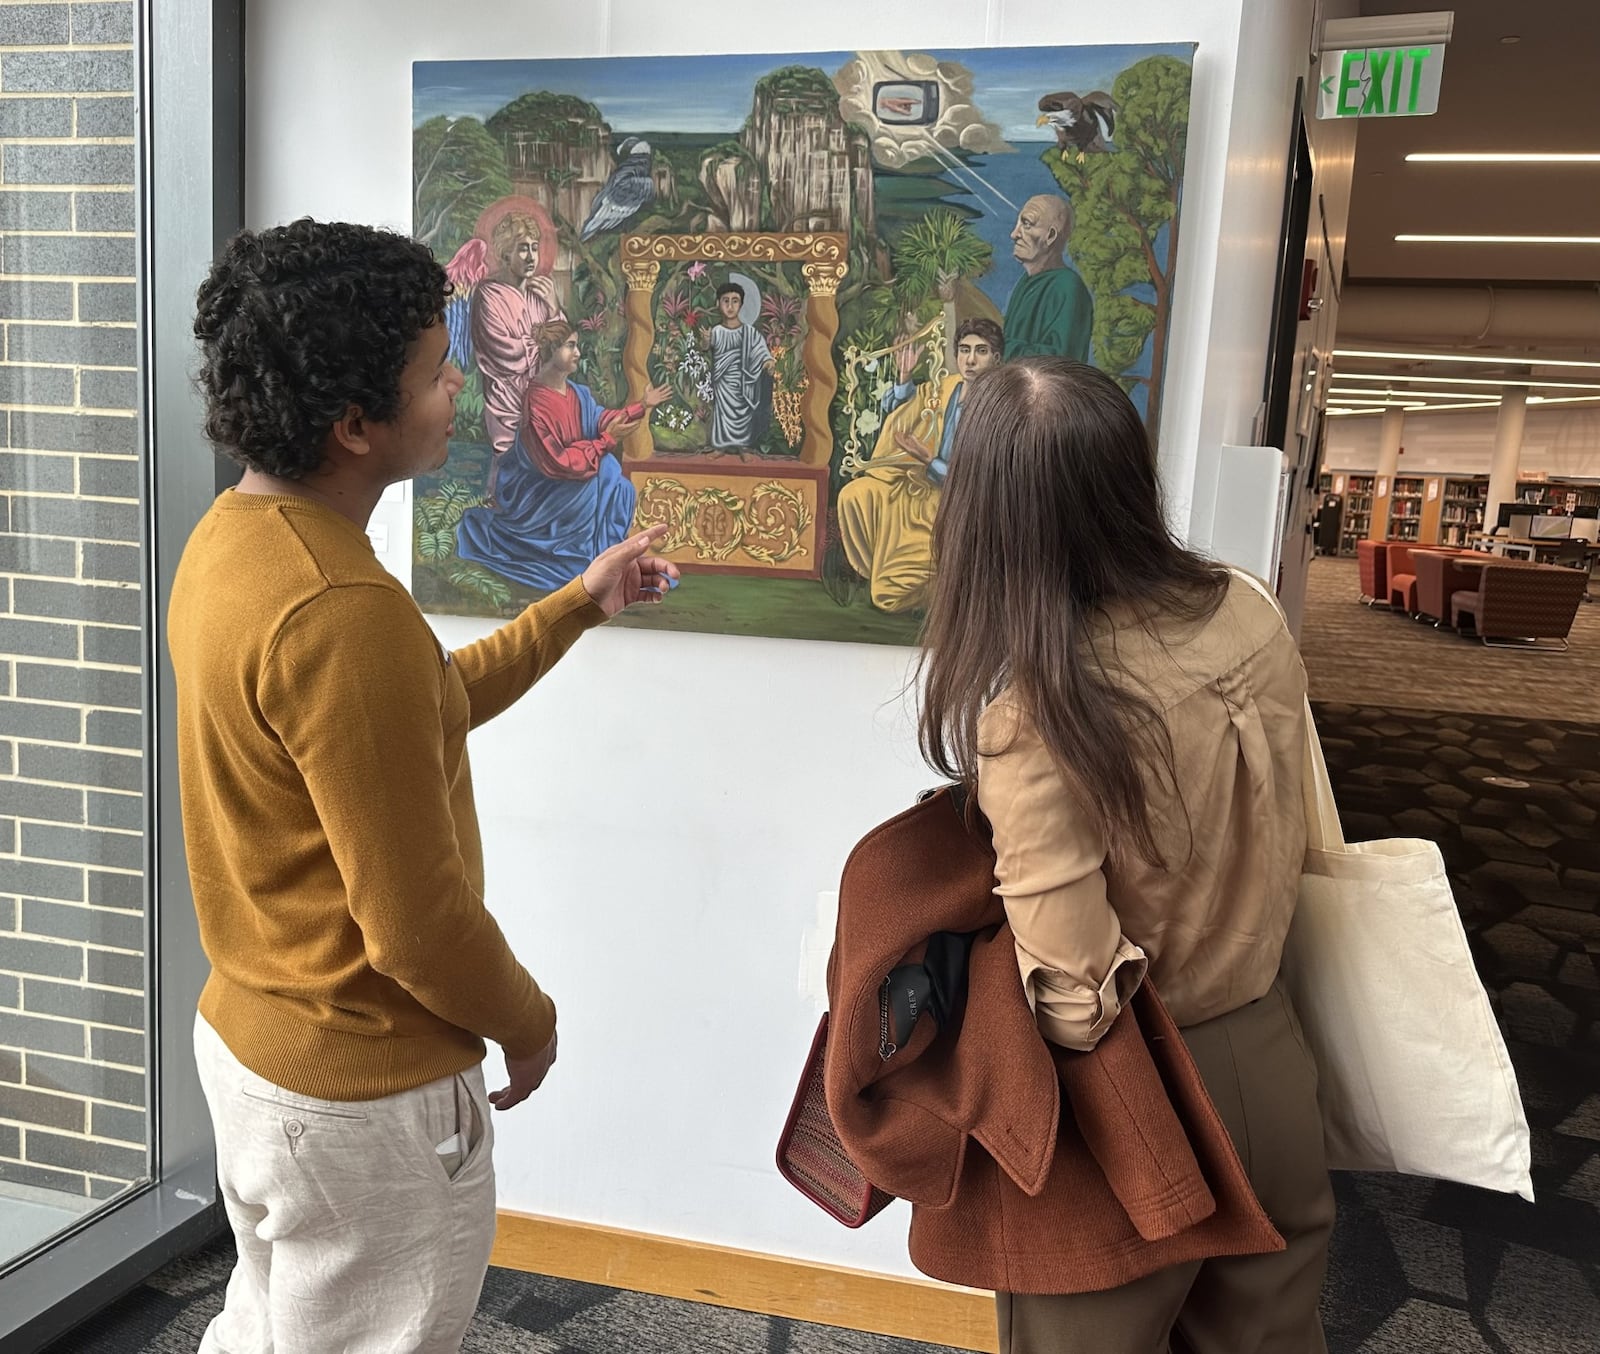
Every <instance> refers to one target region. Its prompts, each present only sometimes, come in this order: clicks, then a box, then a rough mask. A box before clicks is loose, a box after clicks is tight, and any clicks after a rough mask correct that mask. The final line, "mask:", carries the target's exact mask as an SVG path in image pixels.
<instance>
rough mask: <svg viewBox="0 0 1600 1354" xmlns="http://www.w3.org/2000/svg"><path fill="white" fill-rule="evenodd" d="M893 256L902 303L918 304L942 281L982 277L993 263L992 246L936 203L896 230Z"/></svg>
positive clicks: (896, 284) (896, 290)
mask: <svg viewBox="0 0 1600 1354" xmlns="http://www.w3.org/2000/svg"><path fill="white" fill-rule="evenodd" d="M893 258H894V289H895V294H896V296H897V297H898V299H899V300H900V302H901V304H902V305H907V306H919V305H921V303H922V302H924V301H926V300H928V299H929V298H930V297H932V296H936V295H937V294H938V291H939V286H940V283H942V282H953V281H954V280H955V279H956V278H958V277H965V278H975V277H982V276H983V275H984V274H985V273H986V272H988V271H989V269H990V268H991V267H992V266H993V264H994V250H993V249H991V248H990V247H989V244H988V243H987V242H986V241H985V240H983V239H982V238H980V237H979V235H978V234H977V232H976V231H974V230H973V229H972V227H971V226H969V225H968V224H967V223H966V221H965V220H964V219H963V218H962V217H961V216H960V215H958V214H957V213H955V212H953V211H951V210H949V208H946V207H940V208H937V209H935V210H933V211H930V212H929V213H928V214H927V215H926V216H924V217H923V218H922V219H921V220H920V221H918V222H917V223H916V224H915V225H911V226H907V227H906V228H905V229H904V230H903V231H901V232H900V234H899V235H898V236H897V237H896V238H895V242H894V246H893Z"/></svg>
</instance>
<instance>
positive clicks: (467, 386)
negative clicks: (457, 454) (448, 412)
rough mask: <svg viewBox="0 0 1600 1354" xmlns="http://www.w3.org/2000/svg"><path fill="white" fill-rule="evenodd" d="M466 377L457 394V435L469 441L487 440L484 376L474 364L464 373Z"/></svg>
mask: <svg viewBox="0 0 1600 1354" xmlns="http://www.w3.org/2000/svg"><path fill="white" fill-rule="evenodd" d="M462 375H463V377H464V378H465V379H464V380H463V382H462V385H461V393H460V394H458V395H457V396H456V419H455V422H456V436H457V437H460V438H464V439H466V440H467V441H468V442H482V441H485V440H487V438H488V433H487V432H485V431H484V426H483V377H482V376H480V375H479V374H478V368H477V367H476V366H475V365H473V366H470V367H469V368H468V370H467V371H465V372H463V373H462Z"/></svg>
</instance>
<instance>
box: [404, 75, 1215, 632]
mask: <svg viewBox="0 0 1600 1354" xmlns="http://www.w3.org/2000/svg"><path fill="white" fill-rule="evenodd" d="M1193 51H1194V49H1193V46H1192V45H1191V44H1187V43H1184V44H1166V45H1160V46H1137V47H1126V46H1124V47H1027V48H982V49H972V50H964V51H943V50H941V51H904V52H898V51H870V52H826V53H809V54H804V55H783V56H694V57H609V58H601V59H593V60H549V61H449V62H418V63H416V64H415V66H414V67H413V104H412V114H413V125H412V155H413V161H412V189H413V210H414V221H413V229H414V232H415V234H416V236H417V238H418V239H420V240H422V241H423V242H424V243H426V244H427V245H429V246H430V247H431V248H432V249H433V251H434V253H435V254H436V255H437V256H438V257H439V258H440V259H441V260H442V261H445V262H446V265H447V270H448V272H449V275H450V278H451V281H452V283H453V285H454V290H453V294H452V299H451V300H450V302H449V305H448V308H447V312H446V320H447V322H448V325H449V329H450V351H451V355H452V357H453V359H454V360H455V361H456V362H457V363H458V364H459V365H460V367H461V369H462V370H463V372H464V373H465V374H466V377H467V384H466V387H465V389H464V390H463V392H462V394H461V397H460V398H459V399H458V401H457V412H456V419H455V425H454V429H453V433H452V436H451V440H450V455H449V459H448V461H447V462H446V463H445V465H444V466H443V467H442V468H441V469H440V470H439V471H438V472H436V473H434V474H432V475H428V476H425V477H423V478H421V479H419V480H418V481H417V482H416V485H415V486H414V487H415V498H414V534H413V582H412V588H413V592H414V593H415V595H416V597H417V599H418V601H419V603H420V604H421V605H422V607H423V608H424V610H427V611H430V612H435V613H444V614H464V615H489V616H507V615H512V614H515V613H516V611H518V610H519V609H520V608H521V607H522V606H524V605H526V603H527V602H528V601H530V600H531V599H533V598H535V597H538V596H540V595H541V594H543V593H546V592H548V591H550V590H552V589H554V588H557V587H560V586H561V585H562V584H564V583H565V582H567V581H568V580H569V579H571V578H573V577H574V576H575V575H577V574H578V573H580V572H581V571H582V569H583V567H584V566H585V564H586V563H587V562H588V560H589V559H591V558H592V557H593V556H594V555H595V554H597V553H598V552H599V551H600V550H603V549H605V548H606V547H607V546H610V545H612V544H615V543H616V542H617V541H618V540H620V539H621V538H622V537H623V536H624V535H626V534H627V533H628V532H629V531H630V530H631V529H633V528H635V527H642V526H646V525H650V524H655V523H661V524H664V525H665V526H666V527H667V528H668V534H667V536H666V539H665V542H664V544H663V547H662V548H663V550H664V551H665V553H666V554H667V555H668V556H669V557H670V558H672V559H673V560H675V561H676V562H677V563H678V564H679V566H680V567H681V569H682V571H683V575H684V581H683V585H682V586H681V587H680V588H679V589H678V590H677V592H675V593H674V594H673V598H672V605H671V606H669V607H662V608H660V609H644V612H643V614H642V615H640V614H636V613H635V612H634V611H629V612H627V613H625V616H624V617H623V618H620V619H621V620H622V621H624V622H625V623H629V624H637V625H647V626H660V627H664V628H672V629H685V630H703V631H718V632H723V633H730V634H744V635H773V636H780V637H784V638H791V639H831V640H853V641H864V642H876V643H888V644H906V643H910V642H912V641H914V639H915V638H916V634H917V631H918V628H919V625H920V623H921V615H922V608H923V606H924V604H925V602H926V599H927V596H928V592H929V584H930V582H931V579H932V573H933V556H932V541H933V523H934V519H935V515H936V513H937V511H938V506H939V499H940V495H941V492H942V485H943V483H944V480H945V477H946V475H947V473H948V470H949V465H950V459H949V458H950V452H951V448H952V438H953V434H954V432H955V429H956V427H957V426H958V425H959V422H960V417H961V408H962V405H963V401H964V400H965V399H966V397H967V394H968V391H969V390H970V389H971V388H972V386H973V384H974V383H975V382H978V381H981V380H982V379H983V377H984V374H985V373H986V372H988V371H991V370H993V369H994V367H995V366H996V365H997V364H998V363H1001V362H1004V361H1008V360H1011V359H1014V358H1017V357H1020V356H1026V355H1029V354H1041V353H1046V354H1058V355H1061V356H1066V357H1071V358H1075V359H1078V360H1080V361H1089V362H1093V363H1095V364H1096V365H1098V366H1099V367H1101V368H1102V369H1103V370H1105V371H1107V372H1109V373H1111V374H1112V375H1114V376H1115V377H1116V378H1117V379H1118V380H1119V381H1120V382H1121V383H1122V385H1123V386H1124V388H1125V389H1126V390H1127V391H1128V392H1129V394H1130V396H1131V397H1132V399H1133V400H1134V402H1135V403H1136V405H1137V406H1138V408H1139V410H1140V411H1141V413H1142V414H1143V415H1144V417H1145V420H1146V423H1147V425H1148V426H1149V427H1150V428H1151V430H1152V433H1153V432H1154V430H1155V428H1156V427H1157V425H1158V422H1159V419H1160V413H1161V392H1162V379H1163V376H1164V374H1165V371H1166V366H1167V334H1168V328H1169V323H1170V317H1171V311H1172V299H1173V284H1174V278H1173V268H1174V261H1175V259H1176V257H1177V244H1178V217H1179V208H1180V205H1181V202H1182V195H1183V164H1184V149H1185V142H1186V137H1187V130H1188V118H1189V87H1190V76H1191V69H1192V61H1193Z"/></svg>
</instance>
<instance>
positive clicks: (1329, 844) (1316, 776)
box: [1229, 566, 1345, 851]
mask: <svg viewBox="0 0 1600 1354" xmlns="http://www.w3.org/2000/svg"><path fill="white" fill-rule="evenodd" d="M1229 567H1230V570H1231V572H1232V573H1233V574H1234V575H1235V576H1236V577H1238V578H1242V579H1243V580H1244V581H1245V582H1246V583H1248V584H1249V585H1250V586H1251V587H1252V588H1254V589H1255V590H1256V591H1257V592H1259V593H1260V594H1261V595H1262V596H1263V597H1265V598H1266V599H1267V601H1269V602H1271V603H1272V606H1273V609H1274V610H1276V611H1277V613H1278V616H1279V618H1280V619H1281V620H1282V621H1283V622H1284V624H1285V625H1287V624H1288V623H1289V622H1288V617H1286V616H1284V614H1283V606H1282V604H1281V603H1280V602H1279V601H1278V599H1277V597H1276V596H1275V595H1274V594H1273V593H1272V591H1271V589H1269V588H1268V587H1267V585H1266V584H1265V583H1263V582H1262V581H1261V580H1260V579H1259V578H1257V577H1256V576H1255V575H1254V574H1252V573H1248V572H1246V571H1245V570H1243V569H1235V568H1232V566H1229ZM1305 707H1306V713H1305V728H1306V748H1305V757H1304V769H1303V771H1302V779H1301V793H1302V795H1303V796H1304V798H1305V805H1306V847H1307V848H1308V849H1309V850H1313V851H1343V850H1344V846H1345V841H1344V829H1343V828H1342V827H1340V825H1339V807H1338V805H1337V804H1335V803H1334V801H1333V782H1332V781H1330V780H1329V779H1328V763H1327V759H1326V758H1324V757H1323V755H1322V740H1321V739H1320V738H1318V737H1317V722H1316V720H1315V719H1313V718H1312V716H1311V701H1310V699H1309V698H1307V700H1306V702H1305Z"/></svg>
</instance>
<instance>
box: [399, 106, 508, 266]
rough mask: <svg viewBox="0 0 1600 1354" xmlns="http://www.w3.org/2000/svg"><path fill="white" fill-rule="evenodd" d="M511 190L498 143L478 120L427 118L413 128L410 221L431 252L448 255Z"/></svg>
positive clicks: (418, 237) (418, 236) (417, 235)
mask: <svg viewBox="0 0 1600 1354" xmlns="http://www.w3.org/2000/svg"><path fill="white" fill-rule="evenodd" d="M510 191H511V179H510V177H509V176H508V175H507V173H506V161H505V156H504V154H503V153H502V152H501V150H500V143H499V142H498V141H496V140H495V138H494V137H493V136H491V135H490V134H489V133H488V132H487V131H486V130H485V129H484V125H483V124H482V123H481V122H479V121H478V120H477V118H453V119H452V118H446V117H437V118H429V119H428V121H427V122H424V123H423V124H422V126H420V127H418V128H417V129H416V130H415V131H414V132H412V134H411V210H412V218H411V219H412V225H413V229H414V233H415V235H416V237H417V239H419V240H421V241H422V243H423V244H425V245H427V246H429V247H430V248H431V249H432V250H433V251H434V252H435V253H436V254H441V255H444V256H445V257H448V256H449V255H451V254H453V253H454V252H455V251H456V250H457V249H458V248H460V246H461V244H462V243H463V242H464V241H465V240H466V239H467V237H468V236H469V235H471V234H472V227H473V225H474V224H475V223H476V222H477V219H478V214H479V213H480V212H481V211H482V210H483V209H484V208H485V207H487V206H488V205H489V204H490V203H491V202H493V201H494V200H495V199H496V198H501V197H504V196H505V195H506V194H507V193H509V192H510Z"/></svg>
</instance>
